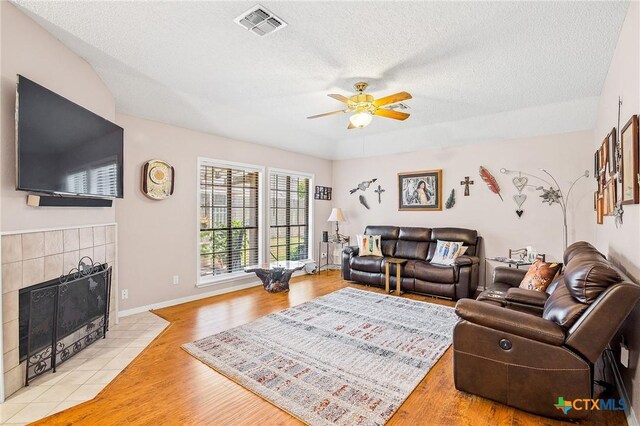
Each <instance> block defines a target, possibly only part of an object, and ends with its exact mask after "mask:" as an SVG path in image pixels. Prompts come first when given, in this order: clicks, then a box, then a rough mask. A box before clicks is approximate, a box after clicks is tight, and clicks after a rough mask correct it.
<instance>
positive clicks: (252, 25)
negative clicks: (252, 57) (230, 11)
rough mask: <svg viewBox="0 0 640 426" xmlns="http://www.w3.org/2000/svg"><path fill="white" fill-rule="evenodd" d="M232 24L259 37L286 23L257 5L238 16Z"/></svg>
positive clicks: (278, 28) (274, 30)
mask: <svg viewBox="0 0 640 426" xmlns="http://www.w3.org/2000/svg"><path fill="white" fill-rule="evenodd" d="M233 22H235V23H237V24H238V25H240V26H242V27H243V28H244V29H245V30H248V31H251V32H252V33H254V34H257V35H259V36H264V35H267V34H271V33H274V32H276V31H278V30H280V29H282V28H284V27H286V26H287V23H286V22H284V21H283V20H282V19H280V18H278V17H277V16H276V15H274V14H273V13H271V12H269V11H268V10H267V9H265V8H264V7H262V6H260V5H259V4H258V5H256V6H254V7H252V8H251V9H249V10H247V11H246V12H244V13H243V14H242V15H240V16H238V17H237V18H236V19H234V20H233Z"/></svg>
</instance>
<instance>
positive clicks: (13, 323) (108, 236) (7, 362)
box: [2, 224, 118, 398]
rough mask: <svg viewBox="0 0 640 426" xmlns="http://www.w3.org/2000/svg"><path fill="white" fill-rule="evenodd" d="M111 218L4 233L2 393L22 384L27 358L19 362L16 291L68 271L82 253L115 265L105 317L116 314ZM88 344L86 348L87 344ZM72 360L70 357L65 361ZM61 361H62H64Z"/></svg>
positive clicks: (114, 234) (114, 233)
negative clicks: (96, 222)
mask: <svg viewBox="0 0 640 426" xmlns="http://www.w3.org/2000/svg"><path fill="white" fill-rule="evenodd" d="M116 247H117V228H116V225H115V224H107V225H99V226H95V225H94V226H83V227H77V228H64V229H54V230H46V231H19V232H15V233H6V234H4V235H2V327H3V329H2V330H3V359H4V372H3V373H4V390H5V398H8V397H9V396H10V395H11V394H13V393H15V392H16V391H17V390H19V389H20V388H22V387H23V386H24V380H25V379H24V376H25V365H26V363H25V362H22V363H19V349H18V308H19V305H18V292H19V290H20V289H22V288H25V287H29V286H32V285H34V284H38V283H41V282H44V281H48V280H51V279H53V278H58V277H60V276H61V275H64V274H67V273H68V272H69V271H70V270H71V269H72V268H76V267H77V266H78V262H79V261H80V259H81V258H82V257H84V256H89V257H90V258H91V259H93V261H94V262H100V263H104V262H107V263H109V265H111V266H112V267H113V274H112V281H111V304H110V310H109V323H110V324H111V325H113V324H114V322H115V320H116V312H117V306H116V304H117V301H116V297H115V296H116V294H117V293H118V271H117V263H116V258H117V253H116ZM87 350H88V349H87ZM68 362H71V361H68ZM62 365H64V364H62Z"/></svg>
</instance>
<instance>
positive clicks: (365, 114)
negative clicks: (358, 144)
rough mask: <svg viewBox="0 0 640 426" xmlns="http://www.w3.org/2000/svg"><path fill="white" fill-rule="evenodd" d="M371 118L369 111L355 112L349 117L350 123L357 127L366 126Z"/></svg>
mask: <svg viewBox="0 0 640 426" xmlns="http://www.w3.org/2000/svg"><path fill="white" fill-rule="evenodd" d="M371 120H373V115H371V113H370V112H369V111H360V112H356V113H355V114H353V115H352V116H351V117H349V121H350V122H351V124H353V125H354V126H355V127H359V128H363V127H367V126H368V125H369V124H370V123H371Z"/></svg>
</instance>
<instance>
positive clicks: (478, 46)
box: [15, 0, 628, 159]
mask: <svg viewBox="0 0 640 426" xmlns="http://www.w3.org/2000/svg"><path fill="white" fill-rule="evenodd" d="M15 3H16V4H17V5H18V6H19V7H20V8H21V9H22V10H23V11H24V12H25V13H27V14H28V15H29V16H31V17H32V18H33V19H35V20H36V21H37V22H38V23H40V24H41V25H42V26H43V27H44V28H46V29H47V30H48V31H50V32H51V33H52V34H53V35H54V36H56V37H57V38H58V39H60V40H61V41H62V42H63V43H64V44H66V45H67V46H68V47H69V48H71V49H72V50H73V51H75V52H77V53H78V54H79V55H80V56H82V57H83V58H85V59H86V60H87V61H88V62H89V63H90V64H91V65H92V66H93V67H94V68H95V70H96V71H97V73H98V74H99V75H100V77H101V78H102V79H103V80H104V82H105V83H106V84H107V86H108V87H109V89H110V90H111V92H112V93H113V95H114V96H115V98H116V105H117V109H118V111H120V112H123V113H128V114H132V115H136V116H140V117H144V118H149V119H153V120H157V121H161V122H165V123H169V124H174V125H178V126H182V127H187V128H191V129H196V130H201V131H204V132H208V133H213V134H219V135H223V136H227V137H230V138H234V139H239V140H244V141H249V142H254V143H259V144H264V145H270V146H274V147H279V148H282V149H285V150H290V151H295V152H301V153H305V154H310V155H314V156H318V157H323V158H329V159H341V158H352V157H363V156H372V155H380V154H388V153H393V152H407V151H413V150H419V149H425V148H430V147H445V146H450V145H455V144H462V143H473V142H480V141H483V140H488V139H501V138H511V137H526V136H537V135H543V134H554V133H562V132H568V131H575V130H583V129H591V128H593V126H594V124H595V116H596V109H597V101H598V96H599V94H600V91H601V88H602V84H603V81H604V79H605V77H606V74H607V70H608V67H609V63H610V61H611V57H612V55H613V51H614V49H615V46H616V42H617V39H618V34H619V31H620V28H621V26H622V22H623V20H624V17H625V14H626V12H627V8H628V3H627V2H469V3H463V2H414V1H400V2H398V1H380V2H373V1H366V2H365V1H354V2H346V1H325V2H318V1H296V2H293V1H287V2H280V1H263V2H261V3H260V4H262V5H263V6H264V7H266V8H267V9H269V10H270V11H271V12H273V13H275V14H276V15H278V16H279V17H280V18H282V19H284V20H285V21H286V22H287V24H288V26H287V27H286V28H284V29H282V30H280V31H278V32H275V33H273V34H269V35H267V36H264V37H259V36H256V35H254V34H253V33H251V32H248V31H246V30H244V29H243V28H242V27H240V26H239V25H238V24H236V23H234V22H233V19H234V18H236V17H237V16H239V15H240V14H241V13H242V12H244V11H246V10H247V9H249V8H251V7H253V6H255V5H256V3H255V2H245V1H215V2H180V1H174V2H143V1H132V2H106V1H96V2H77V1H68V2H58V1H55V2H49V1H26V0H17V1H15ZM357 81H366V82H368V83H369V84H370V87H369V92H370V93H371V94H373V95H374V96H375V97H380V96H384V95H388V94H391V93H395V92H399V91H402V90H405V91H407V92H410V93H411V94H412V95H413V99H412V100H410V101H408V102H406V103H407V104H408V105H409V106H410V107H411V109H410V110H408V111H407V112H410V113H411V117H410V118H409V119H407V120H406V121H404V122H400V121H395V120H388V119H384V118H380V117H375V118H374V121H373V123H372V124H371V125H369V126H368V127H367V128H364V129H354V130H347V123H348V117H347V116H346V115H335V116H331V117H327V118H321V119H317V120H307V119H306V117H307V116H309V115H313V114H317V113H322V112H328V111H333V110H337V109H341V107H342V105H341V104H340V103H339V102H337V101H335V100H333V99H331V98H329V97H327V96H326V94H327V93H341V94H344V95H347V96H348V95H350V94H352V92H353V88H352V85H353V84H354V83H355V82H357ZM176 143H179V141H176Z"/></svg>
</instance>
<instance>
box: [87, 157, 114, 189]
mask: <svg viewBox="0 0 640 426" xmlns="http://www.w3.org/2000/svg"><path fill="white" fill-rule="evenodd" d="M89 186H90V188H91V193H92V194H100V195H105V196H110V197H115V196H116V195H117V194H116V190H117V188H118V166H117V165H116V163H111V164H106V165H103V166H99V167H96V168H93V169H90V170H89Z"/></svg>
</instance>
